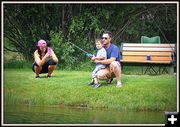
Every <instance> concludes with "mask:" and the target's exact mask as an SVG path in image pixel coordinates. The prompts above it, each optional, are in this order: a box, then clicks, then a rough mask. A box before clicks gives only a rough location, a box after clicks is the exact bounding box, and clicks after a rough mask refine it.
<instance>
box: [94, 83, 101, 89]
mask: <svg viewBox="0 0 180 127" xmlns="http://www.w3.org/2000/svg"><path fill="white" fill-rule="evenodd" d="M100 85H101V84H100V83H96V84H94V86H93V87H94V88H98V87H99V86H100Z"/></svg>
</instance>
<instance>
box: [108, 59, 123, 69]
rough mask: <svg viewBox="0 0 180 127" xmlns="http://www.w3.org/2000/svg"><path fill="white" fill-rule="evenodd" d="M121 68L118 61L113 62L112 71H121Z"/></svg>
mask: <svg viewBox="0 0 180 127" xmlns="http://www.w3.org/2000/svg"><path fill="white" fill-rule="evenodd" d="M120 68H121V66H120V63H119V62H118V61H113V62H112V63H111V64H110V69H111V70H113V69H120Z"/></svg>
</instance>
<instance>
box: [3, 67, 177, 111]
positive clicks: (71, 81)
mask: <svg viewBox="0 0 180 127" xmlns="http://www.w3.org/2000/svg"><path fill="white" fill-rule="evenodd" d="M34 77H35V74H34V73H33V72H32V70H31V69H5V70H4V72H3V101H4V104H6V105H19V104H27V105H47V106H49V105H52V106H55V105H56V106H75V107H76V106H78V107H79V106H80V107H87V108H107V109H116V110H123V111H124V110H133V111H176V108H177V107H176V105H177V86H176V76H174V75H156V76H150V75H125V74H122V82H123V87H121V88H116V81H115V80H114V81H113V82H112V84H110V85H107V84H106V83H105V81H101V82H100V83H101V84H102V85H101V87H99V88H97V89H94V88H93V87H91V86H87V85H86V84H87V83H88V82H89V81H90V80H91V72H86V71H62V70H55V71H54V73H53V76H52V78H46V75H45V74H42V75H41V77H42V78H39V79H36V78H34Z"/></svg>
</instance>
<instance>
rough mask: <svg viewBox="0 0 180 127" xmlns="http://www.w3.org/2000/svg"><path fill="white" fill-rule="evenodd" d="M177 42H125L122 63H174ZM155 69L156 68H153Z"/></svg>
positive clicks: (122, 48) (122, 46)
mask: <svg viewBox="0 0 180 127" xmlns="http://www.w3.org/2000/svg"><path fill="white" fill-rule="evenodd" d="M174 51H175V44H142V43H123V44H122V45H121V53H122V59H121V63H147V64H148V65H149V69H153V66H152V65H151V64H172V62H173V54H174ZM153 70H154V69H153Z"/></svg>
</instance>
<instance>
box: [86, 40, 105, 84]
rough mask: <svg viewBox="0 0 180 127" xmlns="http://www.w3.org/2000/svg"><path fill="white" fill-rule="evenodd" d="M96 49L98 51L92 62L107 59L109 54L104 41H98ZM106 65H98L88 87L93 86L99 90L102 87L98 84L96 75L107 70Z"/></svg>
mask: <svg viewBox="0 0 180 127" xmlns="http://www.w3.org/2000/svg"><path fill="white" fill-rule="evenodd" d="M95 42H96V48H97V49H98V50H97V52H96V56H93V57H92V58H91V60H103V59H107V53H106V50H105V49H104V47H103V41H102V40H101V39H96V41H95ZM105 67H106V65H104V64H96V68H95V69H94V70H93V72H92V81H91V82H90V83H89V84H88V85H93V86H94V88H97V87H99V86H100V83H99V82H98V80H97V78H96V74H97V72H98V71H99V70H101V69H103V68H105Z"/></svg>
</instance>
